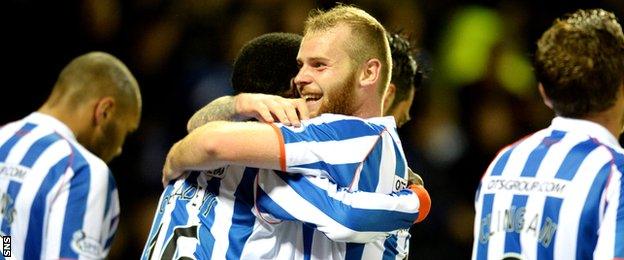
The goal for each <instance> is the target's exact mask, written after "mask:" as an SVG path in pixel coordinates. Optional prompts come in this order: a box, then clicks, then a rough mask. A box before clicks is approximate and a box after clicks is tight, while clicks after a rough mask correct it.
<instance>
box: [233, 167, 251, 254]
mask: <svg viewBox="0 0 624 260" xmlns="http://www.w3.org/2000/svg"><path fill="white" fill-rule="evenodd" d="M256 174H258V169H253V168H247V169H245V172H244V173H243V178H242V179H241V181H240V184H239V185H238V187H237V188H236V192H234V197H236V198H240V200H236V201H235V202H234V213H233V214H232V226H231V227H230V231H229V234H228V239H229V241H230V244H229V247H228V249H227V253H226V258H227V259H239V258H240V256H241V252H242V251H243V247H244V246H245V242H246V241H247V239H248V238H249V235H251V232H252V230H253V227H254V223H255V220H256V217H255V216H254V215H253V213H251V205H250V204H247V203H245V202H244V201H247V202H251V201H253V190H251V189H249V188H248V187H253V183H254V179H255V178H256Z"/></svg>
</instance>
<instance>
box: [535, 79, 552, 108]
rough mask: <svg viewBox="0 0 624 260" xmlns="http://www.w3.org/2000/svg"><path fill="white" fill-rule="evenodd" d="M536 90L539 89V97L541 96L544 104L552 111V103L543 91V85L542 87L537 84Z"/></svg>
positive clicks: (540, 84)
mask: <svg viewBox="0 0 624 260" xmlns="http://www.w3.org/2000/svg"><path fill="white" fill-rule="evenodd" d="M537 88H538V89H539V92H540V95H541V96H542V100H543V101H544V104H545V105H546V106H547V107H549V108H550V109H553V105H552V101H551V100H550V98H549V97H548V95H546V91H545V90H544V85H542V83H539V85H538V86H537Z"/></svg>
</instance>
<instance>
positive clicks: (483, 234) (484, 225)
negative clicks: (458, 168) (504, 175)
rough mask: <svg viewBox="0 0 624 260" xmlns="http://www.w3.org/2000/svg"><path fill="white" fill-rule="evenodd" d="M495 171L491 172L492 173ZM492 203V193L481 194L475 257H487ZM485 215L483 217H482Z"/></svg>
mask: <svg viewBox="0 0 624 260" xmlns="http://www.w3.org/2000/svg"><path fill="white" fill-rule="evenodd" d="M494 173H495V172H492V174H494ZM493 204H494V194H484V195H483V208H482V210H481V216H480V217H481V225H480V226H479V230H480V231H479V237H478V238H475V239H479V244H478V246H477V255H476V257H477V259H479V260H485V259H488V243H489V240H490V229H491V225H490V220H491V219H492V205H493ZM484 216H485V217H484Z"/></svg>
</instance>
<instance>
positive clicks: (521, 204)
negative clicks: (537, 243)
mask: <svg viewBox="0 0 624 260" xmlns="http://www.w3.org/2000/svg"><path fill="white" fill-rule="evenodd" d="M527 199H528V196H527V195H514V196H513V199H512V201H511V207H510V209H509V211H507V210H506V211H505V219H506V221H505V223H508V224H507V225H505V253H512V252H513V253H518V254H519V253H520V252H521V249H520V233H521V232H522V227H523V224H524V223H523V222H521V221H516V220H517V219H521V218H524V212H525V207H526V203H527ZM507 214H509V215H507ZM507 221H508V222H507Z"/></svg>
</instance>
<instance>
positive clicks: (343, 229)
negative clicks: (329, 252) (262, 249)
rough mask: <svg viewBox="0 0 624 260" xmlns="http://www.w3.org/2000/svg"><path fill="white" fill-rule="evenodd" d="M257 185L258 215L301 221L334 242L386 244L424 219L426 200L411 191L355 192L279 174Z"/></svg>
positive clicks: (265, 176) (262, 176)
mask: <svg viewBox="0 0 624 260" xmlns="http://www.w3.org/2000/svg"><path fill="white" fill-rule="evenodd" d="M256 182H257V185H258V187H259V188H260V189H259V191H258V193H257V199H256V203H257V209H258V211H260V214H263V213H269V214H271V216H270V217H267V216H264V218H277V219H280V220H293V221H295V220H297V221H301V222H303V223H306V224H308V225H310V226H312V227H315V228H316V229H318V230H319V231H321V232H323V233H324V234H325V235H326V236H327V237H329V238H330V239H332V240H334V241H345V242H358V243H366V242H371V241H374V240H378V239H384V238H385V237H387V236H388V235H389V233H390V232H391V231H394V230H398V229H406V228H409V227H410V226H411V225H412V224H413V222H414V220H415V219H416V218H417V217H418V213H419V206H420V198H418V197H417V196H416V194H414V193H413V192H411V191H410V190H401V191H398V192H393V193H391V194H381V193H374V192H364V191H355V192H349V191H347V190H346V189H343V188H339V187H338V186H337V185H336V184H335V183H332V182H330V181H329V180H328V179H326V178H310V177H302V176H295V175H288V174H284V173H274V172H267V173H261V174H259V175H258V178H257V180H256ZM261 217H262V215H261ZM381 219H383V220H384V221H380V220H381Z"/></svg>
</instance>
